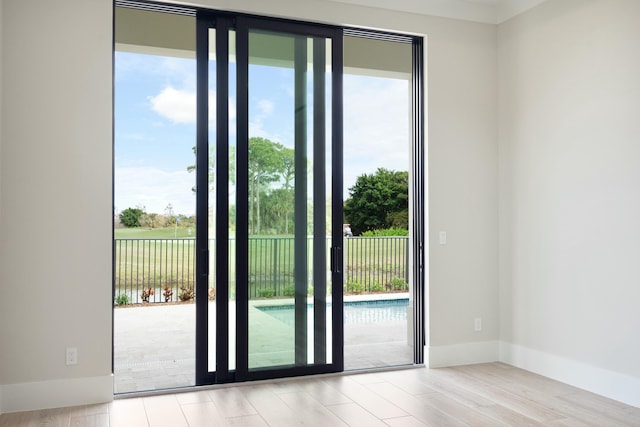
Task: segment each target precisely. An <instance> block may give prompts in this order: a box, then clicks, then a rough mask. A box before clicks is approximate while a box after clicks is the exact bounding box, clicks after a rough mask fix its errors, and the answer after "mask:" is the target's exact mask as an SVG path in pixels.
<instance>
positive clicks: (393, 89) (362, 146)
mask: <svg viewBox="0 0 640 427" xmlns="http://www.w3.org/2000/svg"><path fill="white" fill-rule="evenodd" d="M344 58H345V64H344V65H345V69H344V197H345V208H344V214H345V225H344V236H345V241H344V282H345V283H344V292H345V296H344V362H345V369H347V370H348V369H362V368H375V367H383V366H393V365H403V364H411V363H413V348H412V344H413V338H412V336H413V335H412V334H413V332H412V330H411V324H412V313H413V310H412V301H411V299H410V298H411V297H410V296H411V292H410V286H411V283H410V282H411V280H410V274H409V272H410V269H409V266H410V259H409V255H410V252H409V250H408V248H409V247H410V246H409V236H410V233H409V229H410V227H411V225H410V223H409V214H408V212H409V179H408V178H409V173H410V153H411V135H410V129H411V128H410V125H411V121H410V117H411V110H410V106H411V95H410V94H411V78H412V76H411V70H412V68H411V61H412V52H411V45H410V44H407V43H399V42H390V41H382V40H371V39H363V38H357V37H345V38H344ZM380 189H381V190H380ZM382 230H385V231H382ZM365 232H368V233H366V234H365Z"/></svg>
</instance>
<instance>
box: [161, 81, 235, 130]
mask: <svg viewBox="0 0 640 427" xmlns="http://www.w3.org/2000/svg"><path fill="white" fill-rule="evenodd" d="M149 102H150V103H151V109H152V110H153V111H154V112H156V113H157V114H159V115H160V116H162V117H164V118H166V119H169V120H170V121H171V122H173V123H179V124H194V123H195V122H196V92H195V91H192V90H183V89H175V88H174V87H172V86H167V87H165V88H164V89H162V91H160V93H159V94H157V95H156V96H150V97H149ZM229 114H230V116H231V118H235V105H233V104H231V108H230V112H229ZM215 120H216V92H215V91H209V123H210V124H212V125H213V124H215Z"/></svg>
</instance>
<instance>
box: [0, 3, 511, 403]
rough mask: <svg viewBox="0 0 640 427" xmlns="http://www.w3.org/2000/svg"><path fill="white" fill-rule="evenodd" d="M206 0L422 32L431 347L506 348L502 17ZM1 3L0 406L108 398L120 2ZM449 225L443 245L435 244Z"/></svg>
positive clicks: (440, 357)
mask: <svg viewBox="0 0 640 427" xmlns="http://www.w3.org/2000/svg"><path fill="white" fill-rule="evenodd" d="M199 3H200V4H201V5H204V6H211V7H214V8H218V9H225V8H228V9H232V10H238V11H249V12H253V13H262V14H269V15H278V16H283V17H290V18H301V19H306V20H317V21H321V22H329V23H336V24H347V25H356V26H363V27H369V28H382V29H389V30H394V31H404V32H411V33H416V34H426V35H427V44H426V49H427V52H426V53H427V62H428V67H429V68H428V76H427V77H428V91H429V97H428V115H429V120H430V124H429V131H428V146H429V152H430V156H429V204H430V209H429V215H430V217H429V230H430V235H431V237H430V251H431V257H430V260H429V281H430V283H429V295H428V299H429V306H430V307H429V310H430V313H431V314H430V319H429V320H430V324H429V334H430V343H429V344H430V346H431V348H430V353H431V355H432V356H434V360H436V359H437V362H438V363H439V364H451V363H459V362H460V361H461V358H460V357H459V356H458V355H459V354H461V350H462V351H468V352H471V353H468V354H466V355H465V357H464V358H463V359H464V360H465V361H482V360H487V359H491V360H495V359H496V358H497V338H498V318H497V314H498V311H499V310H498V289H497V283H498V271H497V241H496V236H497V234H498V223H497V137H496V134H497V123H496V115H497V105H496V96H495V93H496V87H497V81H496V73H497V61H496V27H495V26H493V25H488V24H474V23H469V22H462V21H455V20H449V19H444V18H431V17H424V16H419V15H415V14H405V13H394V12H390V11H383V10H379V9H370V8H366V7H358V6H348V5H345V4H340V3H333V2H328V3H327V2H317V1H314V0H305V1H300V0H274V1H269V2H263V1H256V0H233V1H231V0H229V1H226V0H221V1H214V0H210V1H209V0H200V2H199ZM4 4H5V9H4V13H3V17H4V19H3V21H2V28H3V31H4V32H5V33H4V41H5V44H4V53H3V55H4V57H3V64H4V65H3V68H2V73H3V76H2V78H3V84H4V94H3V97H2V101H3V105H4V106H5V107H6V106H7V105H11V109H10V110H7V109H6V108H5V110H4V112H3V117H2V120H3V123H4V124H5V126H4V128H3V129H2V157H1V158H2V164H1V169H0V171H1V185H2V187H1V188H0V191H1V193H0V194H2V205H1V206H2V207H1V210H0V219H1V224H0V227H1V228H0V232H1V233H2V239H1V241H0V251H1V257H0V286H2V294H3V298H0V325H2V328H3V329H2V333H1V334H0V348H2V352H3V353H2V364H0V384H2V386H0V392H1V393H2V395H3V399H4V402H3V407H2V408H4V410H5V411H15V410H21V409H35V408H38V407H47V406H61V405H65V404H72V403H86V402H87V401H90V400H96V399H100V398H102V399H104V400H107V399H108V397H104V395H105V394H108V393H110V392H111V389H110V387H111V386H110V384H107V382H106V381H105V379H108V378H109V377H108V375H109V373H110V369H111V310H110V307H111V262H110V260H111V233H110V228H111V218H112V216H111V209H112V207H111V174H112V171H111V161H112V152H111V44H110V42H111V37H112V30H111V1H110V0H58V1H56V2H51V1H48V0H28V1H25V0H5V3H4ZM27 23H28V25H26V24H27ZM27 53H30V54H27ZM439 230H446V231H447V232H448V235H449V244H448V245H447V246H439V245H434V242H435V241H436V240H434V239H437V231H439ZM13 289H19V292H15V293H7V290H13ZM6 295H14V296H13V297H10V298H8V297H7V296H6ZM479 316H482V317H483V319H484V330H483V331H482V332H480V333H475V332H473V318H474V317H479ZM7 325H11V327H7ZM67 346H77V347H78V350H79V361H80V363H79V364H78V365H77V366H75V367H67V366H65V365H64V351H65V348H66V347H67ZM454 350H456V351H454ZM74 390H75V391H74ZM96 390H97V392H96ZM89 391H94V393H95V394H97V395H90V394H88V392H89ZM2 408H0V412H1V411H2Z"/></svg>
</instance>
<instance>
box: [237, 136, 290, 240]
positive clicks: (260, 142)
mask: <svg viewBox="0 0 640 427" xmlns="http://www.w3.org/2000/svg"><path fill="white" fill-rule="evenodd" d="M294 167H295V166H294V150H292V149H291V148H287V147H285V146H284V145H282V144H280V143H278V142H273V141H271V140H269V139H266V138H261V137H253V138H250V139H249V165H248V174H249V227H250V229H251V230H252V232H253V233H254V234H260V233H261V232H262V223H261V222H262V216H263V214H264V209H263V207H262V206H261V195H262V194H264V195H269V194H271V193H272V192H273V191H274V190H275V189H277V188H284V189H285V190H288V189H289V188H291V186H292V181H293V178H294V175H295V170H294ZM276 183H280V186H278V187H275V188H274V184H276ZM278 205H280V206H281V204H278ZM272 206H276V204H273V205H272ZM280 213H282V212H280Z"/></svg>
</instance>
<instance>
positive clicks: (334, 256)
mask: <svg viewBox="0 0 640 427" xmlns="http://www.w3.org/2000/svg"><path fill="white" fill-rule="evenodd" d="M341 254H342V248H341V247H340V246H333V247H331V272H332V273H341V272H342V262H341Z"/></svg>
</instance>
